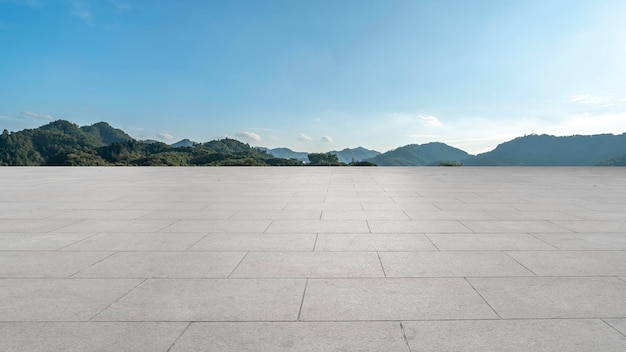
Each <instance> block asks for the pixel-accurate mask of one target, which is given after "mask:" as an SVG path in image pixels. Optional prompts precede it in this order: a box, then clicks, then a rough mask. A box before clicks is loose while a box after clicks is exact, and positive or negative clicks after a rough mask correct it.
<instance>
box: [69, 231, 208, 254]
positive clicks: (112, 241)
mask: <svg viewBox="0 0 626 352" xmlns="http://www.w3.org/2000/svg"><path fill="white" fill-rule="evenodd" d="M205 235H206V234H204V233H177V234H171V233H99V234H97V235H95V236H92V237H89V238H87V239H85V240H83V241H80V242H77V243H75V244H72V245H70V246H67V247H65V248H63V250H72V251H75V250H78V251H184V250H186V249H188V248H189V247H191V246H192V245H193V244H194V243H196V242H198V241H199V240H200V239H202V238H203V237H204V236H205Z"/></svg>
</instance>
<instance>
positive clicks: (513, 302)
mask: <svg viewBox="0 0 626 352" xmlns="http://www.w3.org/2000/svg"><path fill="white" fill-rule="evenodd" d="M468 280H469V282H470V283H471V284H472V286H474V287H475V288H476V290H477V291H478V292H480V294H481V296H482V297H483V298H484V299H485V300H486V301H487V302H489V305H490V306H491V307H493V309H494V310H495V311H496V312H498V314H499V315H500V316H501V317H502V318H505V319H513V318H530V319H538V318H611V317H624V316H626V282H624V281H621V280H619V279H617V278H614V277H517V278H470V279H468Z"/></svg>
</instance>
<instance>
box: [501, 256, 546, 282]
mask: <svg viewBox="0 0 626 352" xmlns="http://www.w3.org/2000/svg"><path fill="white" fill-rule="evenodd" d="M502 253H504V255H506V256H507V257H509V258H511V259H512V260H513V261H514V262H516V263H517V264H519V265H521V266H522V267H523V268H524V269H526V270H528V271H530V272H531V273H532V274H533V275H535V276H540V275H537V273H535V272H534V271H532V270H530V268H528V267H527V266H526V265H524V264H522V263H520V262H519V261H518V260H517V259H515V258H514V257H513V256H511V255H510V254H509V253H508V251H502Z"/></svg>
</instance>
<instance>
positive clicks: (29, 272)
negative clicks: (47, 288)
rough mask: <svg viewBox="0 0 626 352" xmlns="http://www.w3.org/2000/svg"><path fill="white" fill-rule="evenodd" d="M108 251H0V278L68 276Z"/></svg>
mask: <svg viewBox="0 0 626 352" xmlns="http://www.w3.org/2000/svg"><path fill="white" fill-rule="evenodd" d="M111 254H113V253H110V252H72V253H68V252H42V251H36V252H35V251H29V252H15V251H12V252H0V278H48V277H49V278H51V277H59V278H62V277H70V276H71V275H73V274H75V273H77V272H78V271H80V270H81V269H84V268H86V267H88V266H90V265H92V264H95V263H97V262H98V261H100V260H102V259H104V258H106V257H108V256H110V255H111Z"/></svg>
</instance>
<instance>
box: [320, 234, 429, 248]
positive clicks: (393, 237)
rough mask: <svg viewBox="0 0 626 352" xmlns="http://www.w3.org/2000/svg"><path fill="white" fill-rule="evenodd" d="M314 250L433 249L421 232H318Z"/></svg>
mask: <svg viewBox="0 0 626 352" xmlns="http://www.w3.org/2000/svg"><path fill="white" fill-rule="evenodd" d="M315 250H316V251H434V250H437V248H435V246H433V244H432V243H431V242H430V241H429V240H428V238H426V236H425V235H423V234H411V233H389V234H380V233H377V234H366V233H357V234H351V233H348V234H345V233H343V234H319V235H318V236H317V241H316V243H315Z"/></svg>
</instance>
